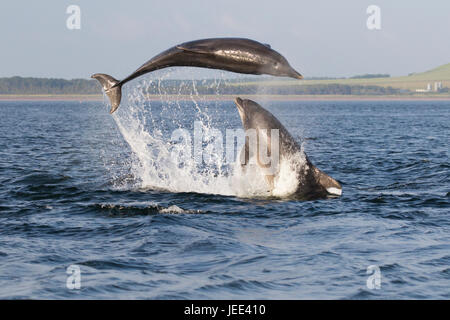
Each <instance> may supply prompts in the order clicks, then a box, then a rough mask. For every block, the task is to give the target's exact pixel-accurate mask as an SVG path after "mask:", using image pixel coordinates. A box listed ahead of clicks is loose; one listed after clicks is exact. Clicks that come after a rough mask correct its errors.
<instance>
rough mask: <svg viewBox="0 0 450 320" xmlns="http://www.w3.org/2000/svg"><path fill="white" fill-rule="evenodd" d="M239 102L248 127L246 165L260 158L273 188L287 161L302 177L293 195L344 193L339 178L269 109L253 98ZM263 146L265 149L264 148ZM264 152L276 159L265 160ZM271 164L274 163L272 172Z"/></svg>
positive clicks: (243, 161) (243, 156)
mask: <svg viewBox="0 0 450 320" xmlns="http://www.w3.org/2000/svg"><path fill="white" fill-rule="evenodd" d="M235 103H236V106H237V109H238V111H239V115H240V117H241V120H242V125H243V127H244V130H245V131H246V141H245V144H244V146H243V149H242V151H241V155H240V157H241V166H242V167H243V169H245V168H246V166H247V165H248V164H249V161H250V159H251V158H252V157H253V159H255V158H256V163H257V164H258V166H259V167H261V168H262V169H263V172H264V170H265V173H264V174H265V178H266V181H267V182H268V185H269V187H270V189H271V191H272V190H273V188H274V180H276V179H277V178H278V177H277V175H279V169H280V168H279V166H280V165H281V163H282V162H283V161H287V162H288V163H289V165H290V166H291V168H292V170H293V171H295V174H296V179H297V180H298V184H297V185H296V190H295V191H293V193H292V194H291V195H290V196H292V197H295V198H300V199H318V198H326V197H329V196H340V195H341V194H342V187H341V185H340V184H339V182H337V181H336V180H335V179H333V178H331V177H330V176H329V175H327V174H325V173H324V172H322V171H320V170H319V169H318V168H317V167H316V166H314V165H313V164H312V163H311V161H310V160H309V159H308V157H307V156H306V154H305V153H304V152H303V150H302V149H301V147H300V145H299V144H298V143H297V141H295V139H294V138H293V137H292V135H291V134H290V133H289V132H288V131H287V130H286V128H285V127H284V126H283V125H282V124H281V122H280V121H279V120H278V119H277V118H275V117H274V116H273V115H272V114H271V113H270V112H269V111H267V110H266V109H264V108H263V107H261V106H260V105H259V104H257V103H256V102H254V101H252V100H246V99H241V98H236V100H235ZM250 131H252V132H255V133H256V134H255V135H256V137H255V139H253V140H252V139H250V138H249V135H248V132H250ZM275 133H276V134H277V136H276V139H274V138H275V136H274V134H275ZM262 136H264V137H265V138H264V139H265V140H264V139H261V137H262ZM262 141H265V142H264V146H260V144H261V143H262ZM255 144H256V146H255ZM262 149H264V150H263V151H261V150H262ZM274 151H276V152H274ZM275 153H276V154H275ZM262 154H265V155H267V156H268V158H270V161H271V162H272V163H268V162H267V161H261V160H260V157H261V155H262ZM277 156H279V158H278V159H276V160H277V161H276V165H275V166H274V160H275V157H277ZM296 160H298V161H296ZM268 167H271V170H270V172H269V171H268Z"/></svg>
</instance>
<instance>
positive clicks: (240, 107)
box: [234, 97, 245, 123]
mask: <svg viewBox="0 0 450 320" xmlns="http://www.w3.org/2000/svg"><path fill="white" fill-rule="evenodd" d="M234 103H236V107H237V109H238V112H239V117H241V120H242V123H244V115H245V113H244V100H242V99H241V98H239V97H237V98H236V99H234Z"/></svg>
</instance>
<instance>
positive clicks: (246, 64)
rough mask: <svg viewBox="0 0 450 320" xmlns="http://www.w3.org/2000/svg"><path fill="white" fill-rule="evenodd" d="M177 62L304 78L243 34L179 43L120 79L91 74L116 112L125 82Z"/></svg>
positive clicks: (172, 65) (266, 46)
mask: <svg viewBox="0 0 450 320" xmlns="http://www.w3.org/2000/svg"><path fill="white" fill-rule="evenodd" d="M176 66H178V67H180V66H184V67H201V68H209V69H223V70H227V71H232V72H237V73H245V74H269V75H273V76H280V77H291V78H295V79H303V76H302V75H301V74H300V73H298V72H297V71H295V70H294V69H293V68H292V67H291V66H290V65H289V63H288V61H287V60H286V59H285V58H284V57H283V56H282V55H281V54H279V53H278V52H276V51H275V50H273V49H271V47H270V46H269V45H268V44H262V43H259V42H257V41H254V40H250V39H244V38H214V39H203V40H196V41H191V42H185V43H182V44H180V45H176V46H174V47H172V48H170V49H168V50H166V51H164V52H162V53H160V54H158V55H157V56H155V57H153V58H152V59H150V60H149V61H147V62H146V63H144V64H143V65H142V66H141V67H139V68H138V69H137V70H136V71H135V72H133V73H132V74H131V75H129V76H128V77H126V78H125V79H123V80H121V81H118V80H116V79H114V78H113V77H111V76H109V75H107V74H103V73H96V74H94V75H92V76H91V77H92V78H94V79H97V80H98V81H99V82H100V84H101V85H102V87H103V90H104V91H105V93H106V94H107V95H108V97H109V99H110V102H111V111H110V112H111V113H113V112H114V111H116V110H117V108H118V107H119V104H120V99H121V96H122V92H121V87H122V85H124V84H125V83H126V82H128V81H131V80H133V79H134V78H137V77H139V76H141V75H143V74H145V73H148V72H152V71H155V70H159V69H163V68H168V67H176Z"/></svg>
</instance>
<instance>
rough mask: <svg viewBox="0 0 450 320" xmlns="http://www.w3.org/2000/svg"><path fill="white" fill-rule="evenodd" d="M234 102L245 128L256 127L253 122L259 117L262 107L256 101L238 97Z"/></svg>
mask: <svg viewBox="0 0 450 320" xmlns="http://www.w3.org/2000/svg"><path fill="white" fill-rule="evenodd" d="M234 102H235V103H236V107H237V109H238V112H239V116H240V117H241V121H242V126H243V127H244V129H245V130H247V129H250V128H254V125H253V122H255V120H257V118H258V112H260V111H261V110H260V109H261V107H260V106H259V105H258V104H257V103H256V102H254V101H252V100H248V99H241V98H239V97H237V98H236V99H235V100H234Z"/></svg>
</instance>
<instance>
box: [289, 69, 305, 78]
mask: <svg viewBox="0 0 450 320" xmlns="http://www.w3.org/2000/svg"><path fill="white" fill-rule="evenodd" d="M292 71H293V75H292V78H295V79H303V76H302V75H301V74H300V73H298V72H297V71H295V70H292Z"/></svg>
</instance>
